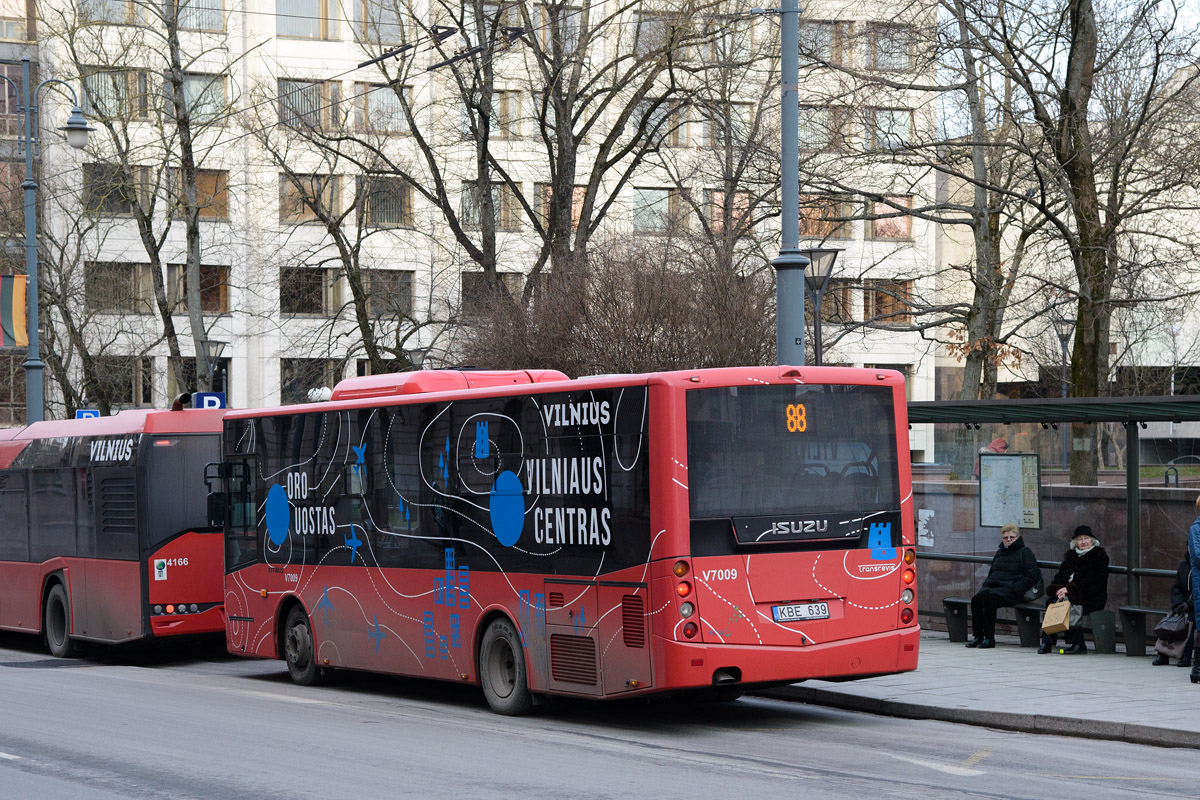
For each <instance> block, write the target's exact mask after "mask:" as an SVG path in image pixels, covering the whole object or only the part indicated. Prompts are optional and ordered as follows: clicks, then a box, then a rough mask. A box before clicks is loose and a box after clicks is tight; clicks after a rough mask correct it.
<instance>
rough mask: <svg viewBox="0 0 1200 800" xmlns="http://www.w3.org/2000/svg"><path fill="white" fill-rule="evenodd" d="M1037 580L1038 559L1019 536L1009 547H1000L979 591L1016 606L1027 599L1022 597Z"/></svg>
mask: <svg viewBox="0 0 1200 800" xmlns="http://www.w3.org/2000/svg"><path fill="white" fill-rule="evenodd" d="M1037 580H1038V563H1037V557H1036V556H1034V554H1033V551H1032V550H1030V549H1029V548H1028V547H1026V546H1025V541H1024V540H1023V539H1022V538H1021V537H1019V536H1018V537H1017V540H1016V541H1015V542H1013V543H1012V544H1010V545H1009V546H1008V547H1005V546H1004V545H1000V549H999V550H997V551H996V555H995V556H993V557H992V566H991V569H989V570H988V575H987V578H985V579H984V581H983V586H982V587H980V590H979V591H981V592H988V593H990V594H994V595H997V596H998V597H1000V598H1001V599H1002V600H1003V601H1004V603H1003V604H1004V605H1010V606H1015V605H1016V604H1017V603H1020V602H1022V601H1023V600H1024V599H1025V598H1024V597H1022V595H1024V594H1025V591H1026V590H1027V589H1030V588H1032V587H1034V586H1036V585H1037Z"/></svg>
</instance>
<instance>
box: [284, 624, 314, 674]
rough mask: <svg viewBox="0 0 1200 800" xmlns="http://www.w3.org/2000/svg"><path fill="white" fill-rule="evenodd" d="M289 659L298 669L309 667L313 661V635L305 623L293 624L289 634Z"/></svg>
mask: <svg viewBox="0 0 1200 800" xmlns="http://www.w3.org/2000/svg"><path fill="white" fill-rule="evenodd" d="M287 659H288V663H289V664H293V665H294V666H295V667H296V668H297V669H301V670H303V669H307V668H308V665H309V664H310V663H312V637H311V636H309V634H308V626H307V625H305V624H304V623H299V624H297V625H293V626H292V627H291V628H290V629H289V630H288V635H287Z"/></svg>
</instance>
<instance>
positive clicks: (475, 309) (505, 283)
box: [462, 272, 521, 317]
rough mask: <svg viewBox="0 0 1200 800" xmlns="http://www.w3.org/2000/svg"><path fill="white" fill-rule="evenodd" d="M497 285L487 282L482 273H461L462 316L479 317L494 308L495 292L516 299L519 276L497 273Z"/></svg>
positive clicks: (510, 273)
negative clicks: (503, 293)
mask: <svg viewBox="0 0 1200 800" xmlns="http://www.w3.org/2000/svg"><path fill="white" fill-rule="evenodd" d="M496 278H497V279H498V280H499V285H497V284H494V283H491V282H490V281H488V280H487V276H486V275H485V274H484V273H482V272H464V273H462V315H463V316H464V317H479V316H483V315H485V314H486V313H487V312H488V311H490V310H491V309H493V308H495V307H496V303H497V301H498V300H499V299H500V297H498V296H497V295H496V292H497V291H503V292H505V293H506V294H507V295H508V296H509V297H516V296H517V295H519V294H520V292H521V275H520V273H517V272H498V273H496Z"/></svg>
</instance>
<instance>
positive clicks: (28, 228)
mask: <svg viewBox="0 0 1200 800" xmlns="http://www.w3.org/2000/svg"><path fill="white" fill-rule="evenodd" d="M0 78H3V79H4V80H5V81H7V82H8V85H9V86H11V87H12V89H13V94H14V95H16V94H18V93H19V94H20V95H21V106H20V108H19V109H18V110H17V113H18V115H19V118H20V123H21V137H20V139H19V140H18V143H19V146H20V149H21V150H23V151H24V153H25V181H24V182H23V183H22V184H21V188H22V189H24V190H25V300H26V305H27V307H28V310H27V311H26V316H25V318H26V320H27V321H28V322H27V326H28V329H29V330H28V334H29V354H28V356H27V357H26V359H25V363H24V364H23V365H22V366H24V367H25V424H26V425H28V424H29V423H31V422H40V421H41V419H42V412H43V407H44V405H45V402H44V397H43V393H42V369H43V367H44V366H45V364H43V363H42V354H41V349H40V345H39V343H38V265H37V201H36V198H35V193H36V191H37V182H36V181H35V180H34V179H33V157H34V156H35V155H39V152H38V150H39V147H38V146H39V144H40V138H39V136H38V111H37V101H38V97H39V95H40V94H41V91H42V89H43V87H45V86H47V85H49V84H51V83H57V84H61V85H62V86H65V87H66V88H67V91H68V92H70V93H71V101H72V102H73V103H74V108H72V109H71V116H70V117H68V118H67V124H66V125H63V126H62V127H61V128H59V130H60V131H64V132H65V133H66V137H67V144H69V145H70V146H71V147H73V148H75V149H76V150H82V149H83V148H85V147H87V140H88V133H89V132H90V131H91V130H92V128H90V127H89V126H88V124H87V120H86V119H84V116H83V110H82V109H81V108H80V107H79V97H78V95H76V94H75V90H74V89H73V88H71V84H69V83H67V82H66V81H63V80H59V79H58V78H47V79H46V80H44V81H42V82H41V83H39V84H38V85H37V87H36V88H34V89H33V90H32V91H30V88H29V83H30V68H29V56H25V57H24V58H22V59H21V85H20V86H17V83H16V81H14V80H13V79H12V78H10V77H8V76H7V75H0Z"/></svg>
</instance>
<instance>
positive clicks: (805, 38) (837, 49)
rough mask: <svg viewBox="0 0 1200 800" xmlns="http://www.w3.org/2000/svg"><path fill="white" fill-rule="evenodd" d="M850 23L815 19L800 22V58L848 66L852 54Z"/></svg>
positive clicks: (802, 60)
mask: <svg viewBox="0 0 1200 800" xmlns="http://www.w3.org/2000/svg"><path fill="white" fill-rule="evenodd" d="M850 41H851V39H850V25H849V23H845V22H826V21H818V20H814V21H812V22H803V23H801V24H800V59H801V63H804V62H805V61H816V62H818V63H821V64H828V65H831V66H837V67H840V66H846V65H847V64H848V63H849V60H850V59H849V55H850V47H849V43H850Z"/></svg>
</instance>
